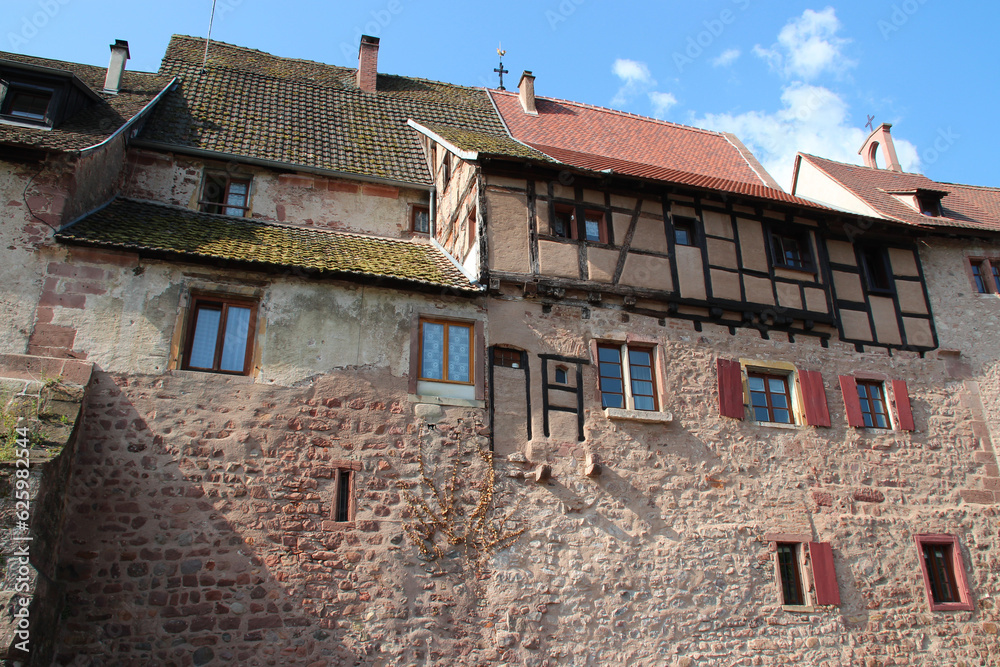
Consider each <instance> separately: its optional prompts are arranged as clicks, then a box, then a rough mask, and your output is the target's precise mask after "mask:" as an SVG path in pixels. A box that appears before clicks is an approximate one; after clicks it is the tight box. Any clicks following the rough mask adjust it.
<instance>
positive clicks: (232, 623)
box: [219, 616, 240, 630]
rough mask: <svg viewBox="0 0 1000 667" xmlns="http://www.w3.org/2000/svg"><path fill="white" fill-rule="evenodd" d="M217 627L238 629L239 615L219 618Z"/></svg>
mask: <svg viewBox="0 0 1000 667" xmlns="http://www.w3.org/2000/svg"><path fill="white" fill-rule="evenodd" d="M219 629H220V630H239V629H240V617H239V616H229V617H226V618H220V619H219Z"/></svg>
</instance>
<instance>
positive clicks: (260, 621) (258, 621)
mask: <svg viewBox="0 0 1000 667" xmlns="http://www.w3.org/2000/svg"><path fill="white" fill-rule="evenodd" d="M283 626H284V623H283V622H282V621H281V617H280V616H265V617H263V618H251V619H248V620H247V630H250V631H253V630H259V629H261V628H280V627H283Z"/></svg>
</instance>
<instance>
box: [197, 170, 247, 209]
mask: <svg viewBox="0 0 1000 667" xmlns="http://www.w3.org/2000/svg"><path fill="white" fill-rule="evenodd" d="M249 198H250V179H249V178H245V177H244V178H238V177H236V176H233V175H231V174H229V173H212V172H205V180H204V182H203V183H202V187H201V200H200V201H199V202H198V203H199V205H200V206H201V210H202V212H204V213H222V214H224V215H238V216H245V215H246V214H247V211H249V210H250V205H249Z"/></svg>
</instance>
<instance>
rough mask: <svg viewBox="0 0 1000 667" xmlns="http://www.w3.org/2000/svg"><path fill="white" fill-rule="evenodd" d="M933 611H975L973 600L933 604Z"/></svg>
mask: <svg viewBox="0 0 1000 667" xmlns="http://www.w3.org/2000/svg"><path fill="white" fill-rule="evenodd" d="M931 611H974V610H973V608H972V603H971V602H945V603H942V604H932V605H931Z"/></svg>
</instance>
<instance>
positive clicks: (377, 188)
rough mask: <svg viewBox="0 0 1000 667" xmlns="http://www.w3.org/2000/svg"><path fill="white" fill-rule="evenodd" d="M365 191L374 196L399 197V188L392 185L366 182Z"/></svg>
mask: <svg viewBox="0 0 1000 667" xmlns="http://www.w3.org/2000/svg"><path fill="white" fill-rule="evenodd" d="M363 192H364V194H366V195H369V196H372V197H388V198H389V199H399V188H395V187H392V186H390V185H375V184H373V183H365V185H364V188H363Z"/></svg>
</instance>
